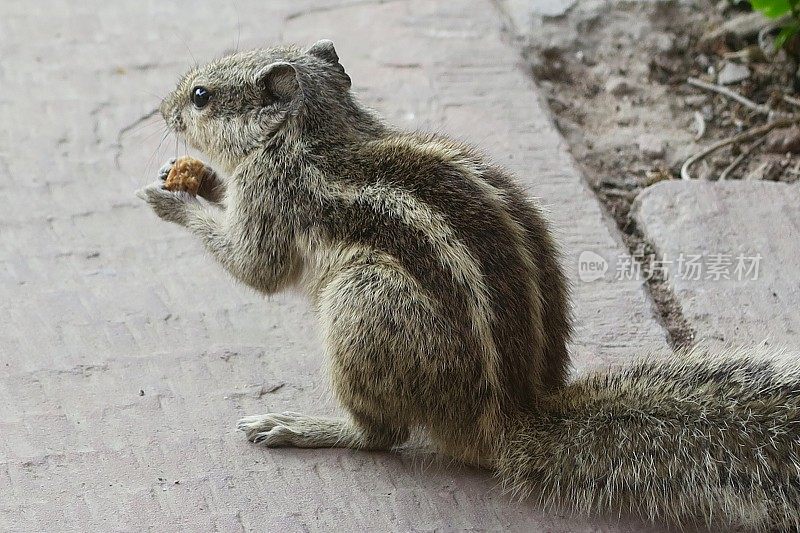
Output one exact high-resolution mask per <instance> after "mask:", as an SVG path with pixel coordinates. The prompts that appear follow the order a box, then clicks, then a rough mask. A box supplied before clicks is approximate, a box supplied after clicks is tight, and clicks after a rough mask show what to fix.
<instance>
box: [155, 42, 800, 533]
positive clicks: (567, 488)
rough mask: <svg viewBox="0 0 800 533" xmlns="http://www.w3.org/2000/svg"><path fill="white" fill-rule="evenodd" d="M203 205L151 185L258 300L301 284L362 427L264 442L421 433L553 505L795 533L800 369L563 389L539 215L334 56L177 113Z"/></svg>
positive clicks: (175, 124)
mask: <svg viewBox="0 0 800 533" xmlns="http://www.w3.org/2000/svg"><path fill="white" fill-rule="evenodd" d="M160 111H161V114H162V115H163V117H164V120H165V122H166V124H167V126H168V128H169V129H170V130H172V131H173V132H174V133H175V134H177V135H179V136H182V137H183V138H185V139H186V141H187V142H188V143H189V144H190V145H191V146H192V147H194V148H196V149H198V150H199V151H201V152H203V153H204V154H205V155H206V156H207V157H208V158H209V159H210V160H211V163H212V165H213V167H214V169H212V168H211V166H208V167H207V169H206V172H205V174H206V176H205V178H204V183H203V186H202V187H201V190H200V191H199V194H198V196H199V198H198V197H195V196H193V195H191V194H188V193H186V192H172V191H168V190H166V189H165V188H164V186H163V179H164V177H165V176H166V173H167V172H168V171H169V168H170V165H171V164H172V162H168V163H167V164H166V165H165V166H164V167H163V168H162V170H161V172H160V176H159V179H156V181H155V182H154V183H152V184H151V185H148V186H147V187H145V188H144V189H142V190H141V191H139V195H140V197H142V198H143V199H144V200H146V202H147V203H148V204H149V205H150V206H151V207H152V209H153V210H154V211H155V213H156V214H157V215H158V216H159V217H161V218H162V219H164V220H166V221H169V222H173V223H176V224H179V225H181V226H184V227H186V228H187V229H188V230H189V231H190V232H191V233H193V234H194V235H195V236H196V237H198V238H199V239H200V241H202V243H203V244H204V245H205V248H206V250H207V251H208V252H209V253H210V255H212V256H213V257H214V258H216V260H217V261H218V262H219V263H220V264H221V265H222V267H223V268H224V269H225V270H227V271H228V272H229V273H230V274H232V275H233V277H234V278H236V279H237V280H239V281H241V282H243V283H245V284H246V285H249V286H250V287H253V288H255V289H256V290H258V291H260V292H261V293H265V294H272V293H275V292H278V291H281V290H284V289H286V288H289V287H294V288H299V289H300V290H301V291H302V292H304V293H305V294H306V295H307V296H308V298H309V299H310V301H311V303H312V304H313V307H314V309H315V312H316V315H317V316H318V318H319V321H320V323H321V329H322V334H323V338H324V342H325V348H326V354H327V357H328V358H329V359H330V369H331V374H332V384H333V390H334V393H335V395H336V397H337V399H338V400H339V402H340V403H341V404H342V405H343V407H344V408H345V409H346V410H347V412H348V413H349V415H350V416H349V418H348V419H334V418H328V417H321V416H311V415H304V414H297V413H292V412H285V413H272V414H264V415H257V416H251V417H247V418H244V419H242V420H241V421H239V424H238V428H239V429H241V430H243V431H244V432H245V433H246V435H247V438H248V439H249V440H250V441H253V442H256V443H260V444H262V445H265V446H268V447H274V446H297V447H346V448H353V449H359V450H389V449H392V448H394V447H397V446H399V445H401V444H402V443H403V442H404V441H405V440H406V439H407V438H408V437H409V432H410V431H411V430H417V429H421V430H423V431H425V432H426V433H427V434H428V435H429V436H430V440H431V442H432V443H433V445H434V446H435V448H436V450H438V452H440V453H441V454H443V455H445V456H448V457H450V458H452V459H455V460H457V461H461V462H464V463H468V464H471V465H478V466H480V467H483V468H487V469H491V470H492V471H494V472H496V474H497V475H498V476H499V478H500V479H501V480H502V483H503V486H504V487H505V488H507V489H508V490H509V491H510V492H512V493H513V494H514V495H516V496H519V497H527V498H531V499H533V500H534V501H537V502H538V503H539V504H540V505H542V506H543V507H544V508H546V509H553V510H560V511H565V510H566V511H568V512H574V513H626V514H627V513H632V514H634V515H639V516H641V517H643V518H644V519H646V520H650V521H665V522H668V523H672V524H678V525H681V524H685V523H687V522H697V521H698V520H699V521H701V522H705V523H706V524H708V525H710V524H712V523H714V524H722V525H727V526H734V525H735V526H739V527H747V528H751V529H755V530H774V529H788V528H798V527H800V363H798V359H797V357H796V356H795V357H789V355H786V354H781V353H773V354H762V355H758V354H747V353H745V352H744V351H742V350H739V351H731V352H727V353H710V352H709V351H708V349H707V348H697V349H693V350H689V351H687V352H686V353H681V354H677V355H676V356H675V357H673V358H672V359H670V360H667V361H662V360H646V359H643V360H641V361H638V362H634V363H632V364H630V365H629V366H624V367H622V368H619V369H609V370H606V371H603V372H598V373H594V374H591V375H588V376H584V377H579V378H577V379H576V380H573V381H569V380H568V378H569V368H570V360H569V353H568V348H567V343H568V340H569V338H570V333H571V330H572V318H571V313H570V307H569V288H568V281H567V279H566V276H565V274H564V271H563V270H562V267H561V265H560V263H561V259H560V252H559V247H558V245H557V243H556V242H554V240H553V238H552V236H551V233H550V230H549V226H548V222H547V221H546V219H545V217H544V215H543V213H542V210H541V208H540V207H539V206H538V205H537V204H536V203H535V201H534V200H532V199H531V198H529V197H528V196H527V195H526V194H525V193H524V192H523V190H522V189H521V188H520V187H519V186H517V185H516V184H515V182H514V181H513V178H512V177H511V176H510V174H509V173H508V172H507V171H505V170H503V169H502V168H501V167H499V166H497V165H496V164H493V163H492V162H490V161H488V160H487V158H486V157H484V156H483V155H481V154H480V153H479V152H478V151H477V150H476V149H474V148H471V147H469V146H467V145H465V144H462V143H460V142H456V141H454V140H451V139H449V138H447V137H445V136H442V135H439V134H429V133H419V132H415V133H408V132H403V131H400V130H398V129H396V128H394V127H392V126H389V125H387V124H386V123H385V122H384V121H383V120H382V119H381V118H379V117H378V116H377V115H376V114H375V113H374V112H373V111H371V110H368V109H367V108H365V107H364V106H363V105H361V104H360V103H359V102H358V101H357V100H356V97H355V96H354V94H353V92H352V91H351V80H350V77H349V76H348V74H347V73H346V72H345V69H344V68H343V67H342V65H341V63H340V61H339V57H338V55H337V53H336V50H335V48H334V45H333V43H332V42H331V41H328V40H322V41H319V42H317V43H316V44H314V45H313V46H311V47H310V48H308V49H307V50H303V49H301V48H297V47H293V46H285V47H274V48H269V49H262V50H254V51H247V52H236V53H233V54H231V55H227V56H224V57H222V58H220V59H217V60H215V61H213V62H211V63H209V64H207V65H205V66H199V67H195V68H193V69H192V70H190V71H189V72H188V73H187V74H186V75H185V76H184V77H183V78H182V79H181V80H180V82H179V83H178V85H177V88H176V89H175V90H174V91H173V92H172V93H171V94H170V95H169V96H167V97H166V98H165V99H164V101H163V102H162V104H161V107H160Z"/></svg>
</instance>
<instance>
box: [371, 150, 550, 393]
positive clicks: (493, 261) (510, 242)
mask: <svg viewBox="0 0 800 533" xmlns="http://www.w3.org/2000/svg"><path fill="white" fill-rule="evenodd" d="M367 150H368V154H369V155H371V156H372V157H369V158H365V163H366V160H367V159H368V160H370V161H372V162H371V163H367V164H366V169H365V174H367V175H368V176H369V175H374V176H378V177H379V179H382V180H383V181H385V182H387V183H388V184H389V185H390V186H391V188H392V189H396V190H401V191H409V193H410V194H412V195H413V196H414V198H416V199H418V201H420V202H421V203H423V204H425V205H426V206H428V208H429V209H430V210H431V211H432V212H435V213H439V214H440V215H441V216H442V218H443V219H444V220H445V221H446V222H447V224H449V226H450V227H451V228H452V232H453V234H454V235H455V237H456V238H457V239H459V240H460V241H461V242H463V243H464V245H465V247H466V249H468V250H469V251H470V252H471V254H472V255H473V257H474V258H475V260H476V262H477V265H478V267H479V269H480V272H481V280H482V288H483V290H485V291H487V292H488V294H490V295H492V297H491V300H490V302H491V310H492V315H491V316H492V322H491V330H492V335H493V338H494V341H495V345H496V346H497V350H498V353H499V355H500V357H499V359H496V360H495V362H496V363H497V364H498V365H499V366H498V368H497V369H495V370H492V371H493V372H499V373H500V374H501V375H502V380H503V382H504V390H506V391H508V390H515V391H516V392H515V395H516V396H517V397H518V398H519V397H522V398H526V400H528V399H530V398H531V395H533V394H534V393H535V391H537V390H541V385H540V380H539V379H538V378H539V376H540V375H541V374H540V373H539V372H526V373H520V372H515V371H514V369H515V368H519V367H520V366H525V367H531V365H532V366H533V367H534V368H539V367H544V366H546V365H547V363H546V362H545V359H546V355H545V354H543V353H542V351H541V347H542V345H543V343H542V335H543V332H542V329H541V327H535V325H536V324H537V323H540V322H541V316H540V314H541V309H542V303H541V287H540V286H539V279H538V271H537V269H536V267H535V263H534V258H533V257H532V256H531V252H530V251H529V249H528V248H527V246H526V236H527V234H526V232H525V230H524V228H523V227H522V224H521V222H520V221H519V220H516V219H514V218H513V217H512V216H511V215H510V213H509V211H508V209H507V206H506V203H507V202H508V201H509V200H506V199H504V198H503V195H504V194H509V195H514V194H519V193H518V191H517V190H516V189H508V190H507V192H506V191H505V190H501V189H500V188H498V187H495V186H494V185H493V184H491V183H489V182H488V181H487V180H485V179H484V176H483V174H484V173H485V172H488V171H489V169H488V168H482V165H481V164H480V158H479V157H478V156H477V155H476V154H474V153H473V152H472V151H470V149H469V148H467V147H464V146H462V145H460V144H458V143H455V142H453V141H450V140H448V139H443V138H441V137H438V136H434V135H421V134H403V135H397V136H393V137H389V138H387V139H382V140H380V141H376V142H374V143H371V144H369V145H368V146H367ZM367 179H368V178H367ZM530 211H531V212H530V213H529V216H531V217H534V216H536V214H535V212H533V211H532V210H530ZM465 289H466V290H470V288H469V287H465ZM523 361H524V362H523ZM489 362H490V363H491V361H489ZM542 373H545V372H542ZM526 393H527V394H526Z"/></svg>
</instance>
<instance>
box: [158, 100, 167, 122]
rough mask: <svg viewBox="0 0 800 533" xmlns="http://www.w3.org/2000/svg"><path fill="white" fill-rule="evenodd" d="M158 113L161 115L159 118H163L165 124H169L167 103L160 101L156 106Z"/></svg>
mask: <svg viewBox="0 0 800 533" xmlns="http://www.w3.org/2000/svg"><path fill="white" fill-rule="evenodd" d="M158 111H159V112H160V113H161V118H163V119H164V120H165V121H166V122H169V106H168V105H167V101H166V99H165V100H161V105H160V106H158Z"/></svg>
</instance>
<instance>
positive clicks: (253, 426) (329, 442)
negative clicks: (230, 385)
mask: <svg viewBox="0 0 800 533" xmlns="http://www.w3.org/2000/svg"><path fill="white" fill-rule="evenodd" d="M236 427H237V428H238V429H239V430H240V431H244V432H245V433H246V434H247V440H249V441H250V442H254V443H256V444H262V445H264V446H267V447H270V448H275V447H280V446H296V447H298V448H354V449H360V450H386V449H389V448H391V447H392V445H394V444H396V443H398V442H402V441H403V440H405V438H406V437H407V432H406V431H403V432H396V431H395V432H373V431H369V432H367V431H364V430H362V429H360V428H359V427H357V426H356V425H354V424H353V423H351V422H349V421H347V420H342V419H337V418H327V417H322V416H306V415H302V414H299V413H293V412H288V411H287V412H283V413H267V414H265V415H255V416H248V417H245V418H242V419H241V420H239V422H238V424H237V426H236ZM401 433H402V435H401Z"/></svg>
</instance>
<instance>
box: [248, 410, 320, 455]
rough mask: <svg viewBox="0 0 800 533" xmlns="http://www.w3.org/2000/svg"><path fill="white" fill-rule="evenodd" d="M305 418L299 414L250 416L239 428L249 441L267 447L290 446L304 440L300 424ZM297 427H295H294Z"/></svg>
mask: <svg viewBox="0 0 800 533" xmlns="http://www.w3.org/2000/svg"><path fill="white" fill-rule="evenodd" d="M304 418H305V417H304V416H303V415H301V414H298V413H292V412H288V411H287V412H285V413H280V414H278V413H269V414H266V415H255V416H248V417H245V418H242V419H241V420H239V423H238V424H237V428H238V429H239V430H240V431H244V432H245V433H246V434H247V440H249V441H250V442H255V443H258V444H263V445H264V446H267V447H270V448H271V447H275V446H290V445H293V444H297V443H296V442H295V441H296V440H298V439H300V440H301V439H302V434H300V433H299V432H298V431H297V430H298V429H299V428H298V427H296V426H298V422H301V421H302V420H303V419H304ZM300 425H302V424H300ZM293 426H295V427H293Z"/></svg>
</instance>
